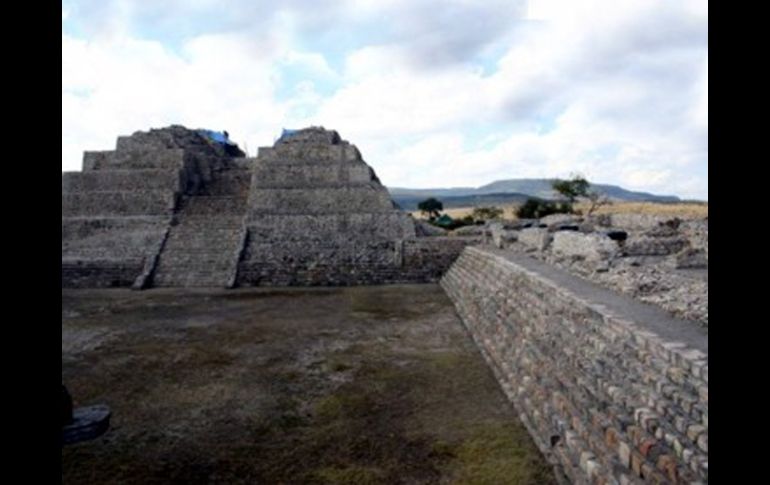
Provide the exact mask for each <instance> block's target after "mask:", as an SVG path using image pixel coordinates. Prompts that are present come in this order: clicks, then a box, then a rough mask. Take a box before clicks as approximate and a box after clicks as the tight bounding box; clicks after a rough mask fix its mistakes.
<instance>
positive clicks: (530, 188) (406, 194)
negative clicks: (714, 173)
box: [388, 179, 680, 210]
mask: <svg viewBox="0 0 770 485" xmlns="http://www.w3.org/2000/svg"><path fill="white" fill-rule="evenodd" d="M551 182H552V179H508V180H497V181H495V182H492V183H490V184H487V185H482V186H481V187H478V188H473V187H454V188H436V189H406V188H400V187H389V188H388V190H389V191H390V196H391V197H392V198H393V200H394V201H395V202H396V203H397V204H399V205H400V206H401V208H403V209H404V210H417V204H418V203H419V202H421V201H423V200H425V199H427V198H428V197H435V198H437V199H439V200H441V202H442V203H443V204H444V207H446V208H452V207H468V206H474V205H500V204H508V203H517V202H523V201H524V200H526V199H527V198H528V197H539V198H541V199H553V198H556V193H555V192H554V191H553V189H552V188H551ZM591 188H592V189H594V190H596V191H598V192H599V193H601V194H603V195H606V196H607V197H609V198H610V199H613V200H617V201H634V202H679V201H680V199H679V197H676V196H674V195H655V194H649V193H647V192H634V191H631V190H626V189H624V188H622V187H618V186H617V185H607V184H591Z"/></svg>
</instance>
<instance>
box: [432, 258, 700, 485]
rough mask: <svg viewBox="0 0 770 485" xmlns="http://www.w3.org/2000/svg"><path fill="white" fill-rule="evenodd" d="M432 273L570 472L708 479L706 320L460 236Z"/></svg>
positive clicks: (590, 477) (596, 478)
mask: <svg viewBox="0 0 770 485" xmlns="http://www.w3.org/2000/svg"><path fill="white" fill-rule="evenodd" d="M441 284H442V286H443V287H444V289H445V290H446V292H447V294H448V295H449V296H450V298H451V299H452V300H453V301H454V303H455V306H456V308H457V311H458V313H459V314H460V316H461V317H462V320H463V322H464V323H465V325H466V327H467V328H468V330H469V331H470V333H471V334H472V335H473V337H474V339H475V340H476V342H477V344H478V346H479V348H480V349H481V351H482V354H483V355H484V357H485V358H486V360H487V362H488V363H489V365H490V366H491V367H492V369H493V371H494V373H495V375H496V377H497V379H498V381H499V382H500V384H501V386H502V388H503V389H504V391H505V393H506V394H507V395H508V397H509V398H510V399H511V401H512V402H513V403H514V404H515V406H516V408H517V410H518V411H519V412H520V413H521V418H522V420H523V421H524V422H525V423H526V424H527V426H528V428H529V430H530V432H531V433H532V435H533V436H534V437H535V439H536V441H537V442H538V444H539V446H540V448H541V450H542V451H543V452H544V453H545V454H546V456H548V457H550V458H551V460H552V461H553V462H554V463H555V464H557V466H558V467H559V468H560V469H561V471H562V472H563V473H564V474H565V475H566V476H567V477H568V478H569V479H570V481H572V482H573V483H603V484H611V483H612V484H614V483H619V484H623V483H691V482H707V481H708V361H707V357H708V336H707V333H706V331H705V329H703V328H701V327H698V326H697V325H694V324H692V323H691V322H686V321H681V320H674V319H672V318H671V317H669V316H668V315H667V314H665V313H664V312H663V311H662V310H659V309H657V308H655V307H651V306H649V305H644V304H641V303H639V302H636V301H634V300H632V299H630V298H628V297H625V296H624V295H619V294H617V293H613V292H610V291H609V290H605V289H603V288H600V287H598V286H595V285H592V284H591V283H589V282H586V281H584V280H581V279H579V278H577V277H575V276H573V275H569V274H568V273H566V272H563V271H560V270H558V269H556V268H554V267H552V266H549V265H546V264H544V263H542V262H539V261H536V260H533V259H532V258H529V257H527V256H524V255H516V254H514V253H512V252H510V251H501V250H497V249H492V248H486V249H482V248H478V247H471V248H466V249H465V250H464V252H463V253H462V255H461V256H460V258H459V259H458V260H457V262H456V263H455V264H454V265H453V266H452V268H451V269H450V270H449V271H448V272H447V274H446V275H445V276H444V278H443V279H442V280H441Z"/></svg>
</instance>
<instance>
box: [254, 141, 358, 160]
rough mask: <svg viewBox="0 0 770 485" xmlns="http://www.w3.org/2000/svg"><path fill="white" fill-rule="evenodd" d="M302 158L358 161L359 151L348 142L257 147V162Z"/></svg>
mask: <svg viewBox="0 0 770 485" xmlns="http://www.w3.org/2000/svg"><path fill="white" fill-rule="evenodd" d="M302 160H304V161H311V162H315V163H328V162H342V161H358V160H361V152H359V151H358V148H356V147H355V145H350V144H338V145H328V144H322V143H297V144H280V145H277V146H274V147H259V155H258V156H257V163H282V162H285V161H302Z"/></svg>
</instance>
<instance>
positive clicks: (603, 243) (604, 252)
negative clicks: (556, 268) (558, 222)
mask: <svg viewBox="0 0 770 485" xmlns="http://www.w3.org/2000/svg"><path fill="white" fill-rule="evenodd" d="M552 249H553V251H554V252H555V253H557V254H560V255H563V256H568V257H580V258H584V259H587V260H590V261H599V260H606V259H611V258H613V257H614V256H615V255H616V253H617V252H618V245H617V243H616V242H615V241H613V240H612V239H610V238H609V237H607V236H605V235H603V234H597V233H592V234H583V233H580V232H572V231H559V232H556V233H554V235H553V245H552Z"/></svg>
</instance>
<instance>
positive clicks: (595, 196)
mask: <svg viewBox="0 0 770 485" xmlns="http://www.w3.org/2000/svg"><path fill="white" fill-rule="evenodd" d="M551 186H552V187H553V190H555V191H556V192H558V193H559V194H560V195H561V196H562V197H564V198H565V199H567V201H566V202H564V203H563V204H565V206H564V208H565V209H567V210H565V212H571V213H574V212H575V209H574V207H573V206H574V204H575V201H576V200H578V199H580V198H583V199H587V200H588V202H589V203H590V204H591V205H590V206H589V208H588V214H587V215H591V214H592V213H593V212H594V211H595V210H596V209H598V208H599V207H600V206H602V205H606V204H609V202H610V201H609V199H608V198H607V197H606V196H603V195H602V194H600V193H599V192H597V191H596V190H591V184H590V182H588V180H586V178H585V177H583V176H582V175H573V176H572V177H571V178H570V179H569V180H561V179H556V180H554V181H553V183H552V184H551Z"/></svg>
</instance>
